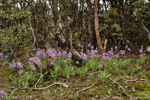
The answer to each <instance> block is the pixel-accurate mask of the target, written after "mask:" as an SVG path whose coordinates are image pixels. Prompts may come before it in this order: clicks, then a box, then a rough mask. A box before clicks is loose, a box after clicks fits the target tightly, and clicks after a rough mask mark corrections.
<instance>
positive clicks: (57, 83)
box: [32, 82, 69, 90]
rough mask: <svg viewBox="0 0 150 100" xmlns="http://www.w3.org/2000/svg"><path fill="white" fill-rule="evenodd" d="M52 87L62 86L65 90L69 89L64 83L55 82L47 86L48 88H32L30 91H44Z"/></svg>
mask: <svg viewBox="0 0 150 100" xmlns="http://www.w3.org/2000/svg"><path fill="white" fill-rule="evenodd" d="M54 85H62V86H63V87H65V88H68V87H69V85H67V84H65V83H59V82H56V83H53V84H51V85H49V86H47V87H43V88H32V89H33V90H44V89H47V88H49V87H52V86H54Z"/></svg>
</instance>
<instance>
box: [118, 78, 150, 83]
mask: <svg viewBox="0 0 150 100" xmlns="http://www.w3.org/2000/svg"><path fill="white" fill-rule="evenodd" d="M121 79H122V80H125V81H128V82H141V81H143V82H148V83H150V81H148V80H146V79H135V80H127V79H123V78H121Z"/></svg>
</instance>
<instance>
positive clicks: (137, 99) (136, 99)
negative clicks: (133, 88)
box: [132, 96, 150, 100]
mask: <svg viewBox="0 0 150 100" xmlns="http://www.w3.org/2000/svg"><path fill="white" fill-rule="evenodd" d="M149 98H150V96H149V97H136V98H133V99H132V100H139V99H140V100H141V99H142V100H143V99H149Z"/></svg>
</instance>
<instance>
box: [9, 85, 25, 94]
mask: <svg viewBox="0 0 150 100" xmlns="http://www.w3.org/2000/svg"><path fill="white" fill-rule="evenodd" d="M21 87H22V86H20V87H18V88H16V89H14V90H13V91H12V92H11V94H13V93H14V92H16V91H17V90H18V89H20V88H21Z"/></svg>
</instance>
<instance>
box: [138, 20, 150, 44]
mask: <svg viewBox="0 0 150 100" xmlns="http://www.w3.org/2000/svg"><path fill="white" fill-rule="evenodd" d="M143 21H144V20H142V21H141V20H140V23H141V25H142V27H143V29H144V30H145V31H146V32H147V35H148V36H147V37H148V40H149V41H150V31H149V30H148V28H147V27H146V26H145V25H144V23H143Z"/></svg>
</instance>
